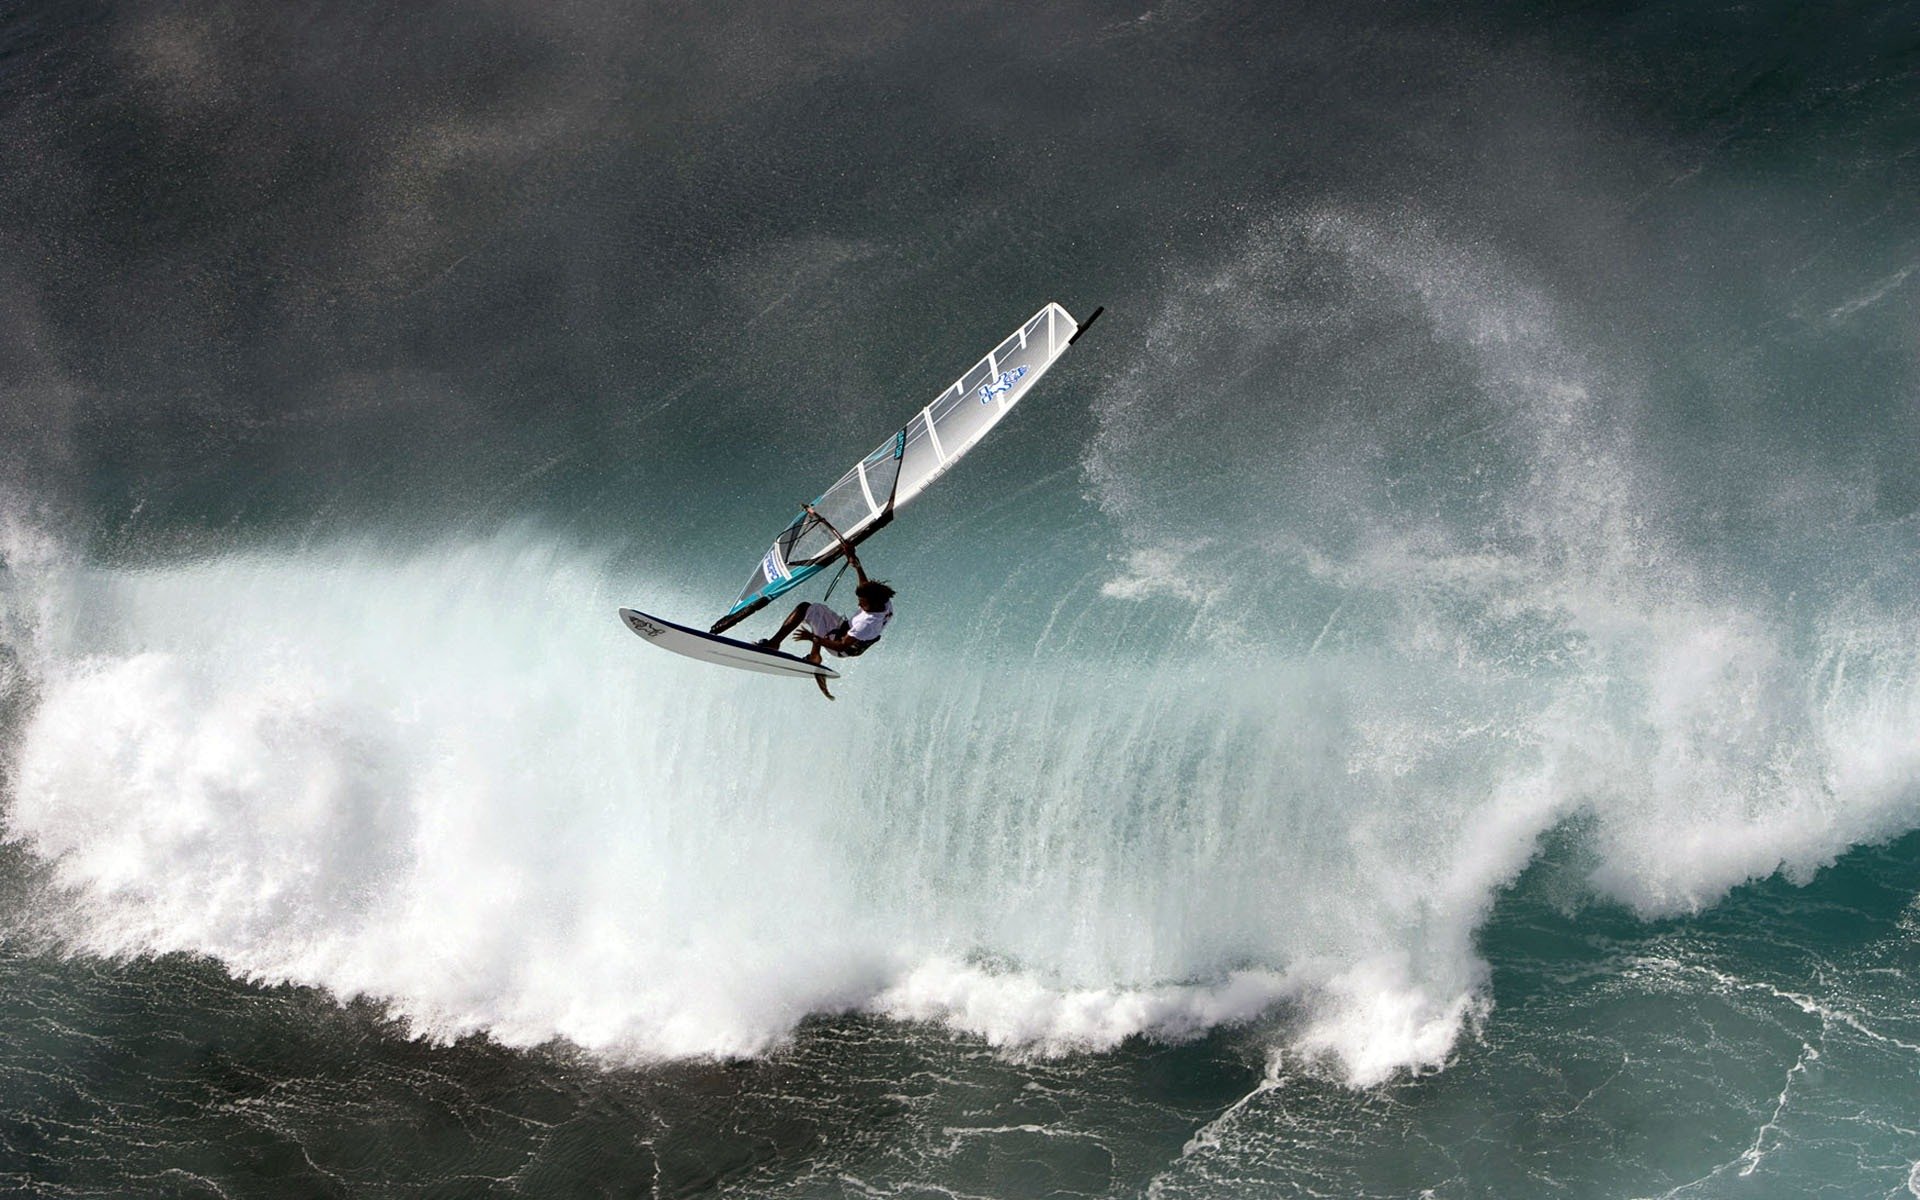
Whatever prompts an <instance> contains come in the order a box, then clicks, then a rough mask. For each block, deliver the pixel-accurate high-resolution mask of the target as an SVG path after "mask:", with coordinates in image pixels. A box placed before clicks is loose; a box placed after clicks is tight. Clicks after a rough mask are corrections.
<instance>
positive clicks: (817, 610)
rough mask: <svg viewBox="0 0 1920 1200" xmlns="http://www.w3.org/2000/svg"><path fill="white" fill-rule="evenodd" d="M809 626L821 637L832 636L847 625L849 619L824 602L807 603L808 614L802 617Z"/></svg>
mask: <svg viewBox="0 0 1920 1200" xmlns="http://www.w3.org/2000/svg"><path fill="white" fill-rule="evenodd" d="M801 619H802V620H803V621H805V622H806V624H807V628H808V629H811V630H813V631H814V632H815V633H817V634H819V635H820V636H821V637H832V636H833V635H834V634H836V633H839V632H840V631H841V630H842V629H844V628H845V627H846V624H847V619H846V618H845V617H843V616H841V615H840V614H839V613H837V612H835V611H833V610H832V609H830V608H828V607H827V606H826V605H824V604H820V603H814V604H809V605H807V615H806V616H805V617H803V618H801Z"/></svg>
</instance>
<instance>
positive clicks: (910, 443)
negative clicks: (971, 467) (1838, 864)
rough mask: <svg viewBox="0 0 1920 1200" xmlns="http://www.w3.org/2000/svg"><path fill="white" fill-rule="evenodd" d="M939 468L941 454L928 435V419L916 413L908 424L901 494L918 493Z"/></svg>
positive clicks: (902, 464)
mask: <svg viewBox="0 0 1920 1200" xmlns="http://www.w3.org/2000/svg"><path fill="white" fill-rule="evenodd" d="M939 470H940V456H939V454H937V453H936V452H935V451H934V448H933V439H932V438H930V437H928V436H927V423H926V420H925V418H924V417H922V416H921V415H920V414H915V415H914V418H913V420H912V421H910V422H908V424H907V449H906V453H905V454H903V455H902V456H901V458H900V495H901V496H903V497H904V496H911V495H913V494H915V493H917V492H918V491H919V490H920V488H921V485H923V484H924V483H925V482H926V481H927V480H928V479H930V478H931V477H932V476H933V475H934V474H936V473H937V472H938V471H939Z"/></svg>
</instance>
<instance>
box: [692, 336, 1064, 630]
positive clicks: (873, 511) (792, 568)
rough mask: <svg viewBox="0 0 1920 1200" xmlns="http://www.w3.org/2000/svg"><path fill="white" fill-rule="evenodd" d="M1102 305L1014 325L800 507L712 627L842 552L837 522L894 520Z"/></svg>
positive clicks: (860, 531) (849, 526)
mask: <svg viewBox="0 0 1920 1200" xmlns="http://www.w3.org/2000/svg"><path fill="white" fill-rule="evenodd" d="M1101 311H1102V310H1101V309H1098V308H1096V309H1094V310H1093V312H1092V313H1091V314H1089V315H1088V317H1087V321H1086V324H1085V325H1082V324H1079V323H1076V322H1075V321H1074V319H1073V317H1072V315H1071V314H1069V313H1068V312H1067V310H1066V309H1064V308H1062V307H1060V306H1059V305H1058V304H1049V305H1047V306H1046V307H1045V308H1043V309H1041V310H1040V311H1039V312H1037V313H1035V314H1034V315H1033V316H1032V317H1031V318H1029V319H1028V320H1027V321H1026V323H1025V324H1023V325H1021V326H1020V328H1018V329H1016V330H1014V331H1013V333H1011V334H1010V335H1008V337H1007V339H1006V340H1005V341H1003V342H1001V343H1000V344H999V345H998V346H996V347H994V349H993V351H992V353H990V354H988V355H987V356H986V357H985V358H983V359H981V360H980V361H979V362H977V363H975V364H973V366H972V368H971V369H969V370H968V371H967V373H966V374H964V375H962V376H961V377H960V378H959V379H957V380H955V381H954V383H953V386H952V387H949V388H948V389H947V390H946V391H944V392H941V393H940V395H939V396H938V397H937V398H936V399H935V400H934V401H933V403H931V404H929V405H927V406H926V407H925V408H923V409H921V410H920V411H919V412H917V413H915V414H913V417H912V419H910V420H909V421H908V422H907V423H906V425H905V426H903V427H902V428H901V429H899V430H898V431H897V432H895V433H894V434H892V435H891V436H889V437H888V438H887V440H886V441H884V442H881V443H880V444H879V445H878V446H876V447H874V449H873V452H872V453H871V454H868V455H867V456H866V457H865V458H863V459H861V460H860V461H859V462H857V463H855V464H853V469H852V470H850V471H848V472H847V473H846V474H845V475H842V476H841V477H840V479H839V481H838V482H836V483H835V484H834V485H833V486H832V487H830V488H828V489H827V490H826V491H824V492H822V493H821V494H820V497H819V498H818V499H817V500H815V501H814V502H813V510H814V511H813V513H808V512H806V511H805V510H804V509H803V510H802V511H801V512H799V513H798V514H797V515H795V517H794V518H793V520H791V521H789V522H787V527H786V528H785V529H782V530H781V531H780V536H778V537H776V538H774V539H773V545H772V546H771V547H769V548H768V550H767V552H766V553H765V554H764V555H762V556H761V558H760V565H759V566H758V567H756V568H754V572H753V575H752V576H751V577H750V578H749V579H748V580H747V586H746V587H745V588H743V589H742V590H741V592H740V598H739V599H738V600H736V601H734V603H733V607H732V608H730V609H728V610H727V613H726V615H725V616H723V617H721V618H720V619H719V620H718V621H715V622H714V624H713V632H714V633H719V632H721V631H722V630H725V629H728V628H730V627H732V626H733V625H736V624H738V623H739V622H741V621H743V620H745V619H746V618H747V617H749V616H751V615H752V614H753V613H756V612H758V611H759V610H760V609H762V608H764V607H766V605H767V604H768V602H769V601H771V600H773V599H774V598H775V597H776V596H779V595H780V594H782V593H783V592H787V591H790V590H792V589H793V588H796V587H798V586H800V585H801V584H802V583H805V582H806V581H807V580H808V579H810V578H812V577H813V576H814V575H817V574H818V573H819V572H820V571H822V570H823V569H825V568H826V567H827V566H829V565H831V564H832V563H833V562H834V561H835V560H836V559H838V558H840V557H841V550H840V542H839V539H838V538H836V537H835V536H834V533H833V531H834V530H835V529H838V530H839V531H840V532H841V533H842V534H844V535H845V536H846V539H847V541H849V542H851V543H854V544H856V545H857V544H858V543H859V542H860V541H861V540H862V539H864V538H867V537H869V536H871V535H872V534H873V533H874V532H875V531H877V530H878V529H880V528H881V527H882V526H884V525H885V524H886V523H887V522H888V521H891V520H892V519H893V514H894V510H896V509H897V508H899V507H900V506H901V505H903V504H905V503H907V502H908V501H909V500H912V499H913V498H914V497H915V496H918V495H919V494H920V493H921V492H923V491H925V490H926V489H927V486H928V485H929V484H931V483H932V482H933V481H934V480H936V479H938V478H940V476H941V475H943V474H945V473H946V471H947V468H949V467H951V466H952V465H953V464H954V463H956V462H958V461H960V459H961V457H962V456H964V455H965V454H966V453H967V451H969V450H971V449H973V447H974V446H975V445H976V444H978V443H979V441H980V439H981V438H983V437H985V436H986V435H987V431H988V430H989V429H992V428H993V427H994V426H995V425H997V424H999V423H1000V421H1001V419H1002V418H1004V417H1005V416H1006V415H1007V414H1008V413H1009V412H1012V411H1013V406H1014V405H1016V404H1018V403H1020V399H1021V397H1023V396H1025V395H1026V394H1027V392H1028V390H1029V389H1031V388H1032V387H1033V385H1034V384H1036V383H1038V382H1040V377H1041V376H1042V375H1045V374H1046V373H1047V368H1049V367H1051V366H1052V365H1053V364H1054V363H1055V362H1057V361H1059V359H1060V356H1061V355H1062V354H1064V353H1066V350H1067V347H1068V346H1071V345H1072V344H1073V343H1074V341H1075V340H1076V339H1078V338H1079V336H1080V334H1081V333H1082V332H1083V331H1084V330H1086V328H1087V327H1088V326H1090V325H1092V324H1093V322H1094V321H1095V320H1096V319H1097V318H1098V317H1099V316H1100V313H1101ZM816 514H817V515H816ZM829 526H831V528H829Z"/></svg>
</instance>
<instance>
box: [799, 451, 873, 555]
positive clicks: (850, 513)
mask: <svg viewBox="0 0 1920 1200" xmlns="http://www.w3.org/2000/svg"><path fill="white" fill-rule="evenodd" d="M813 509H814V511H815V512H817V513H819V514H820V515H821V516H822V517H824V518H826V520H827V521H828V523H829V524H831V525H833V527H834V528H836V529H838V530H839V531H840V532H841V533H853V532H855V531H856V530H857V529H858V528H859V527H860V526H861V525H864V524H866V523H867V522H868V521H870V520H871V519H872V518H873V510H872V509H870V508H868V507H867V493H866V491H865V490H864V489H862V488H861V486H860V476H859V474H858V473H857V472H854V471H849V472H847V473H846V474H845V475H842V476H841V477H840V482H838V483H836V484H834V485H833V486H832V487H830V488H828V489H827V490H826V493H825V494H824V495H822V496H821V497H820V498H819V499H818V500H815V501H814V502H813ZM839 544H840V543H839V540H838V539H836V538H835V537H834V536H833V534H832V533H831V532H830V531H829V530H828V529H827V528H826V527H825V526H823V525H821V524H820V523H819V522H818V521H808V522H806V523H805V524H803V525H802V526H801V532H800V537H799V539H798V540H797V541H795V542H794V545H793V551H792V553H790V554H789V555H788V556H787V562H788V563H789V564H790V565H792V564H798V563H803V562H807V561H810V560H812V559H815V558H818V557H819V556H820V555H822V554H825V553H828V552H829V551H831V550H833V549H835V548H836V547H838V546H839Z"/></svg>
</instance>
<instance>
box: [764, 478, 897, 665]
mask: <svg viewBox="0 0 1920 1200" xmlns="http://www.w3.org/2000/svg"><path fill="white" fill-rule="evenodd" d="M802 507H804V508H805V509H806V510H807V513H808V515H810V516H812V517H813V518H814V519H815V520H817V521H819V522H820V523H821V524H822V525H825V526H826V527H827V530H828V531H829V532H830V533H832V534H833V536H834V537H836V538H838V539H839V541H840V549H841V550H842V551H844V552H845V553H846V556H847V565H848V566H850V567H852V568H853V570H854V573H855V574H856V575H857V576H859V579H860V583H859V586H857V587H855V588H854V589H853V595H854V599H855V600H857V601H858V602H859V605H860V607H859V610H858V611H856V612H855V613H854V614H853V616H852V617H851V618H848V617H843V616H841V615H840V614H839V613H837V612H835V611H834V610H833V609H831V608H829V607H828V606H827V605H825V604H821V603H819V602H817V601H803V602H802V603H800V604H796V605H794V608H793V611H792V612H790V613H788V614H787V619H786V620H785V621H783V622H782V623H781V625H780V631H779V632H778V633H776V634H774V635H773V636H772V637H770V638H766V639H764V640H762V641H761V642H759V643H758V644H759V645H761V646H763V647H765V648H766V649H769V650H774V649H778V648H779V646H780V643H782V642H784V641H786V640H787V638H788V637H793V636H797V637H800V638H803V639H805V640H806V641H809V642H812V643H813V649H812V651H811V652H809V653H808V654H807V661H808V662H810V663H817V662H819V661H820V657H821V654H822V653H823V652H824V653H826V654H831V655H833V656H834V657H835V658H856V657H858V656H860V655H862V654H865V653H866V652H867V651H868V650H870V649H872V647H873V644H874V643H875V642H878V641H879V640H880V634H881V633H882V632H883V631H884V630H885V629H886V627H887V624H888V623H889V622H890V621H892V620H893V589H892V588H890V587H888V586H887V585H886V584H884V583H882V582H880V581H879V580H877V579H869V578H867V571H866V568H865V567H863V566H861V565H860V556H859V555H857V554H855V553H854V552H853V543H851V542H849V541H848V540H847V539H846V537H845V536H844V535H843V534H841V532H840V531H839V530H838V529H835V528H834V527H833V526H832V525H831V524H829V523H828V522H827V520H826V518H824V517H822V516H821V515H820V514H819V513H817V512H814V511H813V505H811V504H808V505H803V506H802ZM813 681H814V682H815V683H817V684H819V685H820V694H821V695H822V696H825V697H826V698H827V699H829V700H831V699H833V693H832V692H829V691H828V690H827V681H826V680H825V679H824V678H822V677H821V676H818V675H816V676H814V677H813Z"/></svg>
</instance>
